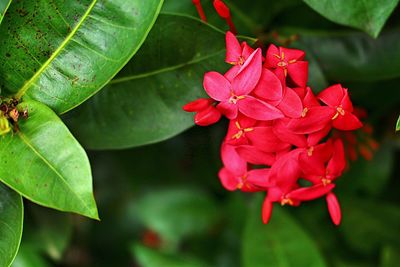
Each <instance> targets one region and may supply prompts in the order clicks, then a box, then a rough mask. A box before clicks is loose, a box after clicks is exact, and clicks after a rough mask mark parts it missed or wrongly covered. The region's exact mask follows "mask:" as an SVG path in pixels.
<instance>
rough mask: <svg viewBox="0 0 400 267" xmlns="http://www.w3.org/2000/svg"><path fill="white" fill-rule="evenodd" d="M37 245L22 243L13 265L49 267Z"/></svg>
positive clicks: (13, 266) (18, 266)
mask: <svg viewBox="0 0 400 267" xmlns="http://www.w3.org/2000/svg"><path fill="white" fill-rule="evenodd" d="M48 266H49V265H48V264H47V262H46V261H45V260H44V259H43V257H42V256H41V255H40V253H39V252H38V251H37V249H36V247H35V246H33V245H30V244H28V245H27V244H24V243H22V245H21V248H20V250H19V252H18V255H17V257H16V258H15V261H14V263H13V264H12V267H48Z"/></svg>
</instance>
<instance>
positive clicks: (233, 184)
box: [218, 168, 239, 191]
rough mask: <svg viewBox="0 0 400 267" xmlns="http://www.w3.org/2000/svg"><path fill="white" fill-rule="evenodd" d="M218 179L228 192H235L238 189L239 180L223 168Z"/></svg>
mask: <svg viewBox="0 0 400 267" xmlns="http://www.w3.org/2000/svg"><path fill="white" fill-rule="evenodd" d="M218 177H219V180H220V181H221V184H222V186H223V187H224V188H225V189H226V190H229V191H234V190H236V189H237V187H238V184H239V180H238V179H237V177H236V176H235V175H233V174H232V173H231V172H230V171H229V170H228V169H226V168H222V169H221V170H220V171H219V173H218Z"/></svg>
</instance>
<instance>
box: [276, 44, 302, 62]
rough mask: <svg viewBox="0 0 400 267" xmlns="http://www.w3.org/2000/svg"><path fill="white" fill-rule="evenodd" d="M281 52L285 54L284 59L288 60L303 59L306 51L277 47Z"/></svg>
mask: <svg viewBox="0 0 400 267" xmlns="http://www.w3.org/2000/svg"><path fill="white" fill-rule="evenodd" d="M279 49H280V51H281V53H283V54H284V55H285V59H286V60H287V61H290V60H303V59H304V57H305V56H306V53H305V52H304V51H302V50H300V49H293V48H285V47H279Z"/></svg>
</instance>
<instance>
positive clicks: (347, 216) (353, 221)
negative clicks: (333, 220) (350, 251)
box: [340, 197, 400, 255]
mask: <svg viewBox="0 0 400 267" xmlns="http://www.w3.org/2000/svg"><path fill="white" fill-rule="evenodd" d="M341 202H342V208H343V215H344V216H343V221H342V225H341V227H340V230H341V231H342V232H343V234H344V237H345V238H346V242H347V243H348V244H349V245H351V246H352V247H353V248H355V249H357V250H358V251H360V252H363V253H365V254H367V255H368V254H371V253H373V252H374V251H376V250H377V249H379V248H380V247H381V246H383V245H387V244H390V245H394V246H399V247H400V240H399V238H398V237H399V236H400V208H399V207H398V206H397V205H394V204H391V203H388V202H386V201H382V200H377V201H376V200H375V201H374V200H371V199H368V198H365V197H363V198H354V197H352V198H351V199H350V198H348V199H346V198H343V201H341ZM366 236H367V237H368V238H365V237H366Z"/></svg>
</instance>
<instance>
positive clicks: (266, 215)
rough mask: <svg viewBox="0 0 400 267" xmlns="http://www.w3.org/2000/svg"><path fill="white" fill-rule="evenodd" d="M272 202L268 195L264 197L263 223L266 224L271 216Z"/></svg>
mask: <svg viewBox="0 0 400 267" xmlns="http://www.w3.org/2000/svg"><path fill="white" fill-rule="evenodd" d="M272 208H273V204H272V202H271V201H270V200H269V199H268V196H267V197H265V199H264V202H263V205H262V221H263V223H265V224H267V223H268V222H269V219H270V218H271V214H272Z"/></svg>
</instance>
